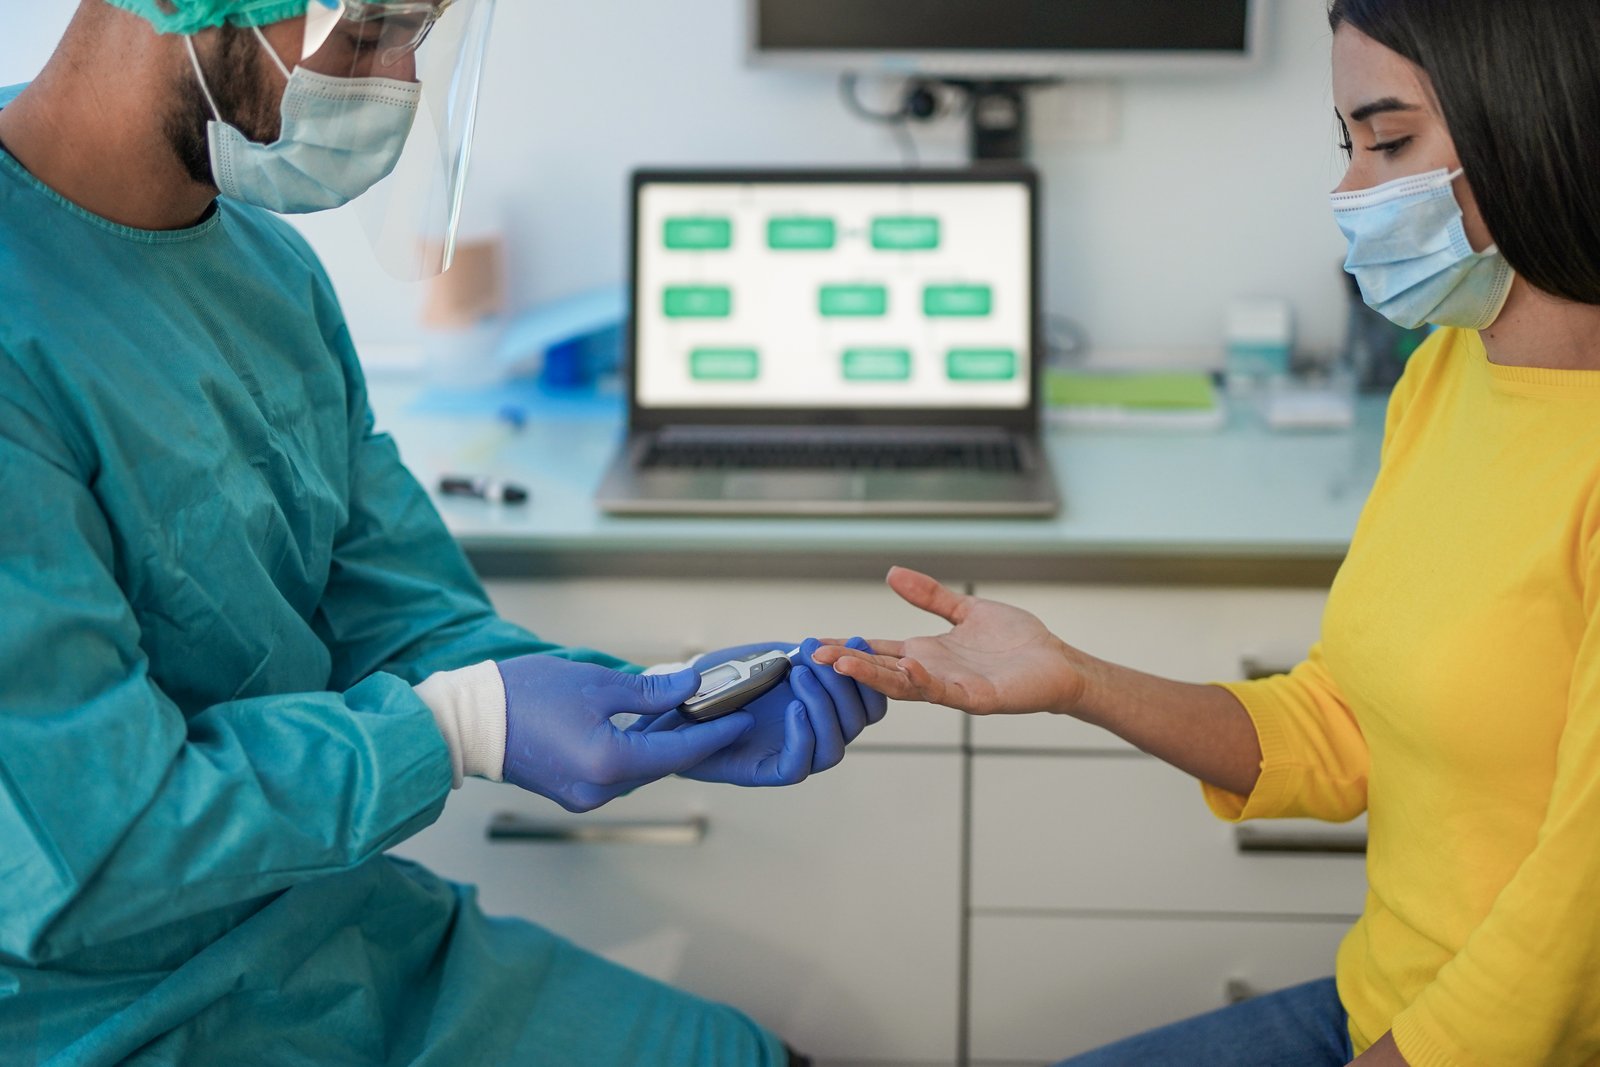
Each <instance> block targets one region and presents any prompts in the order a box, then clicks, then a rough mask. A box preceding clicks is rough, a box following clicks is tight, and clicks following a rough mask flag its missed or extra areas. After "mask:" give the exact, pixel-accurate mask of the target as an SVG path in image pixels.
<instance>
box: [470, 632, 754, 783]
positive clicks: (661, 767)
mask: <svg viewBox="0 0 1600 1067" xmlns="http://www.w3.org/2000/svg"><path fill="white" fill-rule="evenodd" d="M499 667H500V677H501V679H502V680H503V681H504V682H505V689H506V762H505V769H504V775H505V779H506V781H508V782H512V783H513V784H515V785H519V786H521V787H522V788H523V789H526V790H529V791H530V792H534V793H538V794H539V795H540V796H545V797H549V798H550V799H551V800H553V801H555V802H556V803H557V804H560V805H561V806H562V807H563V808H566V809H567V810H568V811H593V810H594V809H595V808H598V807H600V805H602V804H605V803H607V802H609V801H612V800H615V799H616V798H617V797H619V796H622V795H624V794H626V793H629V792H632V791H633V790H634V789H637V788H638V787H639V786H641V785H644V784H646V783H648V782H653V781H656V780H657V779H659V778H665V777H666V776H667V775H670V774H676V773H677V772H679V771H682V770H686V769H688V768H690V767H693V766H695V765H696V764H699V763H703V762H704V761H705V760H706V759H707V758H709V757H710V756H711V755H712V754H713V753H715V752H718V751H720V750H721V749H724V748H726V747H727V746H729V745H731V744H733V743H734V742H736V741H738V740H739V739H740V738H742V737H744V735H745V734H747V733H749V732H750V730H751V728H752V727H753V726H754V724H755V719H754V717H753V716H752V715H751V714H750V713H749V712H746V711H737V712H734V713H733V714H732V715H728V716H725V717H724V718H721V719H717V720H715V721H713V722H708V723H688V724H685V725H684V726H683V727H682V728H681V729H676V730H670V731H662V732H654V733H652V732H647V731H644V730H640V729H631V730H621V729H618V728H617V727H616V726H614V725H612V723H611V717H612V716H613V715H619V714H624V713H631V714H636V715H640V716H645V717H646V718H643V719H641V722H642V723H647V722H649V721H650V719H653V718H654V717H656V716H660V715H661V714H663V713H664V712H668V711H671V710H672V709H673V708H676V707H677V706H678V705H679V704H681V703H683V702H684V701H685V700H687V699H689V697H691V696H693V695H694V693H695V690H696V689H698V688H699V685H700V675H699V672H698V671H695V670H682V671H678V672H677V673H676V674H660V675H654V676H651V677H644V676H640V675H633V674H624V673H622V672H620V671H613V670H608V669H606V668H605V667H597V666H595V665H593V664H588V663H573V662H571V661H569V660H564V659H557V658H556V657H554V656H545V655H536V656H521V657H519V658H517V659H511V660H506V661H505V662H503V663H501V664H499ZM636 725H638V724H636Z"/></svg>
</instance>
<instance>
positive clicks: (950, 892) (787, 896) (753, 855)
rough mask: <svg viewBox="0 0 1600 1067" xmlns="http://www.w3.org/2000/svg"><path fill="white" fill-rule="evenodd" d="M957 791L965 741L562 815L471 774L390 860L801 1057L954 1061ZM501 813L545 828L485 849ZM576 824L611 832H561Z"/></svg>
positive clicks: (672, 788)
mask: <svg viewBox="0 0 1600 1067" xmlns="http://www.w3.org/2000/svg"><path fill="white" fill-rule="evenodd" d="M960 785H961V756H960V755H959V754H957V753H953V752H952V753H936V752H907V753H901V752H852V754H851V756H850V758H848V759H846V760H845V762H844V763H843V764H841V765H840V766H839V767H836V768H834V769H833V770H831V771H828V772H827V773H825V774H821V775H818V776H816V777H815V778H812V779H809V780H808V781H806V782H804V783H802V784H801V785H799V786H794V787H791V788H788V789H771V790H763V789H735V788H732V787H729V786H714V785H706V784H703V783H699V782H690V781H684V780H681V779H672V780H669V781H665V782H660V783H657V784H655V785H652V786H648V787H646V788H644V789H641V790H640V791H639V792H637V793H635V794H633V795H632V796H628V797H624V798H622V799H620V800H617V801H615V802H613V803H612V804H609V805H607V806H606V807H604V808H602V809H600V810H599V811H597V812H593V813H590V814H587V815H569V814H568V813H566V812H564V811H562V810H560V809H559V808H558V807H556V806H555V805H554V804H552V803H550V802H548V801H545V800H544V799H543V798H541V797H538V796H535V795H532V794H528V793H524V792H522V791H520V790H518V789H516V788H514V787H512V786H504V785H494V784H491V783H487V782H483V781H478V780H473V781H469V782H468V783H467V784H466V786H465V787H464V788H462V789H461V790H460V791H458V792H457V793H455V794H454V795H452V796H451V798H450V800H449V802H448V803H447V805H446V807H445V811H444V814H443V815H442V816H441V818H440V819H439V821H438V822H437V823H436V824H435V825H434V826H432V827H430V828H429V829H427V830H425V831H423V832H422V833H421V834H419V835H418V836H416V837H415V838H413V839H412V840H410V841H408V842H406V843H405V844H404V845H402V846H401V847H400V848H397V849H396V850H395V852H396V853H397V854H399V855H402V856H406V857H408V858H412V859H416V860H418V861H419V862H422V863H424V864H426V865H427V866H428V867H430V868H431V869H433V870H435V871H437V872H439V873H440V874H442V875H444V876H446V877H449V878H453V879H455V880H457V881H462V882H467V883H471V884H475V885H477V886H478V887H479V890H480V899H481V901H482V904H483V907H484V910H485V911H487V912H488V913H490V914H498V915H516V916H520V917H523V918H527V919H531V920H533V921H535V922H539V923H541V924H543V925H545V926H547V927H549V928H550V929H552V930H554V931H556V932H557V933H559V934H561V935H563V936H565V937H568V938H570V939H572V940H573V941H576V942H577V943H579V944H581V945H584V946H585V947H587V948H589V949H591V950H593V951H596V952H599V953H600V954H602V955H604V956H606V957H608V958H610V959H613V960H615V961H617V962H619V963H621V964H623V965H625V966H629V967H632V968H634V969H635V970H639V971H642V972H644V973H646V974H649V975H651V976H653V977H656V978H659V979H662V980H664V981H667V982H670V983H672V984H674V985H676V986H679V987H680V988H684V989H689V990H691V991H693V992H695V993H699V994H701V995H703V996H707V997H710V998H712V999H715V1000H718V1001H722V1002H725V1003H730V1004H733V1005H736V1006H737V1007H739V1008H741V1009H743V1010H745V1011H747V1012H749V1013H750V1014H751V1015H752V1016H753V1017H755V1018H756V1019H758V1020H760V1021H761V1022H762V1023H763V1024H765V1025H766V1026H768V1027H770V1028H771V1029H772V1030H773V1031H774V1032H776V1033H777V1034H779V1035H781V1036H782V1037H783V1038H784V1039H785V1040H787V1041H789V1042H790V1043H791V1044H792V1045H794V1046H795V1047H796V1048H800V1049H803V1050H805V1051H806V1053H807V1054H809V1055H812V1056H815V1057H820V1058H826V1059H833V1060H925V1061H928V1062H936V1063H950V1062H952V1061H953V1060H954V1058H955V1042H956V1014H957V996H958V988H959V983H960V979H959V971H958V952H959V942H960V932H959V917H960V908H961V905H960V895H959V884H960V879H959V871H960V834H959V833H958V832H957V831H958V827H959V826H960V818H961V790H960ZM499 814H511V815H514V816H517V817H519V818H520V819H521V820H523V821H524V822H525V823H526V822H529V821H531V822H534V823H537V824H539V825H542V826H544V827H546V828H547V829H548V830H549V831H550V833H549V835H548V837H547V839H546V840H543V841H501V842H495V843H491V842H490V841H489V840H488V839H487V837H486V830H487V828H488V827H489V825H490V823H491V821H492V820H494V818H495V817H496V815H499ZM570 830H585V831H588V832H591V833H594V832H601V833H602V839H601V840H599V841H596V842H593V843H583V841H582V840H581V839H578V840H567V841H562V840H560V839H559V835H560V832H561V831H570ZM549 838H554V839H549Z"/></svg>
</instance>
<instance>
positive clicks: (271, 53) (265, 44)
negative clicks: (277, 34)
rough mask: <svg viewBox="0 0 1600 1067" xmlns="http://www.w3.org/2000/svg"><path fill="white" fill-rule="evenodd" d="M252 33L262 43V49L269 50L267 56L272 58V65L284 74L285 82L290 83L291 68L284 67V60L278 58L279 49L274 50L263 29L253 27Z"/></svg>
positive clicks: (251, 28)
mask: <svg viewBox="0 0 1600 1067" xmlns="http://www.w3.org/2000/svg"><path fill="white" fill-rule="evenodd" d="M250 32H251V33H254V34H255V35H256V40H258V41H260V42H261V47H262V48H265V49H266V50H267V55H269V56H271V57H272V64H273V66H275V67H277V68H278V70H279V71H280V72H282V74H283V80H284V81H288V80H289V78H290V77H291V75H290V73H289V68H288V67H286V66H284V64H283V60H282V59H280V58H279V56H278V51H277V49H275V48H273V47H272V45H271V44H270V43H269V42H268V41H267V35H266V34H264V33H262V32H261V27H260V26H251V27H250Z"/></svg>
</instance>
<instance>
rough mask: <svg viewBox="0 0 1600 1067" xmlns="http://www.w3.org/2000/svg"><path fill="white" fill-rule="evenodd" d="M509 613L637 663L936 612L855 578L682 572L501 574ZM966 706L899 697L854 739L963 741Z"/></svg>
mask: <svg viewBox="0 0 1600 1067" xmlns="http://www.w3.org/2000/svg"><path fill="white" fill-rule="evenodd" d="M489 595H490V596H491V598H493V600H494V603H495V607H496V609H497V610H498V611H499V612H500V614H501V615H503V616H504V617H506V618H508V619H510V620H512V621H513V622H516V623H519V624H521V625H523V626H526V627H528V628H529V629H531V630H533V631H534V632H535V633H537V634H539V635H540V636H542V637H544V638H546V639H547V640H551V641H560V642H562V643H563V644H569V645H579V646H583V647H587V648H597V649H600V650H602V651H604V652H608V653H610V654H612V655H614V656H621V657H623V658H624V659H628V660H631V661H632V662H634V663H643V664H653V663H674V662H682V661H683V660H686V659H688V658H690V657H692V656H694V655H698V654H699V653H702V652H707V651H710V650H712V649H718V648H727V647H729V646H732V645H740V644H749V643H751V642H754V641H767V640H775V641H788V640H795V641H798V640H801V639H802V638H805V637H851V636H854V635H857V634H859V635H860V636H862V637H866V638H869V639H870V638H873V637H902V636H905V635H907V634H912V633H924V632H927V630H928V624H929V622H933V623H934V624H936V625H937V624H938V620H937V619H933V618H932V617H931V616H928V615H925V614H923V613H922V612H919V611H917V610H916V609H915V608H912V607H910V606H909V605H907V604H905V603H904V602H903V601H901V600H900V599H899V598H898V597H896V596H895V595H894V594H893V593H892V592H890V591H889V590H888V589H887V588H885V587H883V586H879V585H873V584H870V583H857V582H750V581H725V582H723V581H713V582H677V581H670V580H631V579H630V580H626V581H621V580H617V581H613V580H608V579H584V580H579V581H541V582H495V583H491V584H490V586H489ZM962 729H963V724H962V716H961V714H960V713H959V712H954V711H951V710H950V709H948V708H940V707H933V706H930V705H927V704H895V705H891V706H890V708H889V714H888V716H887V717H886V718H885V719H884V721H883V722H881V723H879V724H878V725H877V726H875V727H873V728H872V729H871V730H868V731H867V732H866V733H865V734H863V735H862V737H861V740H860V741H859V742H858V743H857V745H855V746H852V750H854V749H855V748H883V747H904V746H922V745H938V746H946V747H950V748H954V747H956V746H958V745H960V743H961V737H962Z"/></svg>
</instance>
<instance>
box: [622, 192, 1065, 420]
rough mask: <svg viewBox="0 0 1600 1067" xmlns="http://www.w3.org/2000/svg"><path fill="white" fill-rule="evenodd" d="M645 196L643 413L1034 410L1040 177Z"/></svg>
mask: <svg viewBox="0 0 1600 1067" xmlns="http://www.w3.org/2000/svg"><path fill="white" fill-rule="evenodd" d="M636 189H637V191H636V196H637V201H636V212H635V226H636V227H637V233H636V234H635V235H634V240H635V264H634V270H635V274H634V303H635V307H634V315H635V320H634V361H635V363H634V370H635V383H634V403H635V405H636V407H637V408H639V409H641V410H651V409H654V410H670V409H692V410H700V411H714V410H735V409H743V410H751V409H754V410H761V409H788V410H822V409H832V410H850V409H861V410H867V409H873V410H906V411H910V410H966V411H975V410H985V411H994V412H997V413H998V412H1004V411H1022V410H1025V409H1027V408H1028V407H1029V406H1030V405H1031V404H1032V402H1033V393H1032V382H1033V361H1034V359H1035V357H1036V353H1035V352H1034V351H1033V345H1034V328H1035V317H1036V309H1035V308H1034V306H1033V305H1034V299H1035V279H1034V276H1033V275H1034V270H1035V257H1034V248H1033V242H1034V217H1035V209H1034V204H1033V196H1034V193H1033V184H1032V181H1031V178H1030V177H1028V176H1013V177H1012V178H1010V179H1009V180H1002V179H998V178H996V177H995V176H989V177H980V176H972V175H966V174H959V173H951V172H946V173H945V176H943V177H939V178H934V177H932V176H930V175H921V176H911V175H907V176H904V177H898V176H894V175H888V176H872V177H866V176H861V177H853V176H852V177H843V176H838V175H830V176H828V177H827V180H785V179H783V178H782V177H781V176H773V175H768V176H765V177H763V178H762V179H760V180H739V179H738V178H737V177H725V178H721V179H710V180H704V181H701V180H682V179H678V178H674V177H670V176H661V175H654V176H652V175H641V176H640V178H639V179H638V181H637V186H636Z"/></svg>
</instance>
